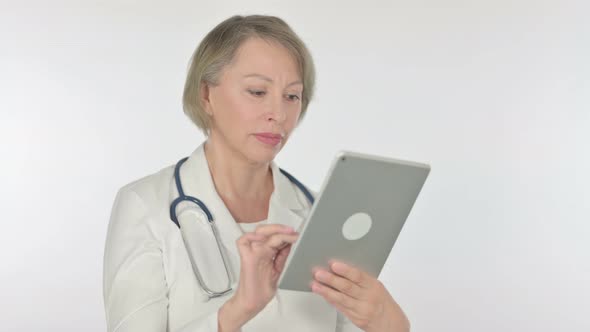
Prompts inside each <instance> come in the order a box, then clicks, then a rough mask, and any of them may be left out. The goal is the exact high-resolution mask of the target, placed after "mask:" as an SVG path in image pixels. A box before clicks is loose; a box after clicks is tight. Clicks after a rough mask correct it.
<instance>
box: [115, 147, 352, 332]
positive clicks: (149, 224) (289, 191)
mask: <svg viewBox="0 0 590 332" xmlns="http://www.w3.org/2000/svg"><path fill="white" fill-rule="evenodd" d="M271 167H272V173H273V181H274V188H275V191H274V192H273V194H272V196H271V198H270V207H269V213H268V221H269V222H270V223H281V224H286V225H289V226H292V227H293V228H294V229H296V230H301V229H302V223H303V221H304V220H305V216H306V215H307V213H308V212H309V209H310V204H309V203H308V201H307V199H306V198H305V196H304V194H303V193H302V192H301V191H300V190H299V189H298V188H297V187H296V186H295V185H294V184H292V183H291V181H289V179H287V177H285V176H284V175H283V174H282V173H280V171H279V169H278V167H277V166H276V164H275V163H274V162H273V163H272V166H271ZM173 174H174V166H173V165H172V166H170V167H167V168H164V169H163V170H161V171H159V172H157V173H155V174H152V175H149V176H147V177H144V178H142V179H140V180H137V181H135V182H132V183H130V184H128V185H126V186H124V187H123V188H121V189H120V190H119V192H118V194H117V197H116V199H115V203H114V206H113V210H112V214H111V219H110V223H109V228H108V234H107V240H106V248H105V256H104V276H103V283H104V284H103V292H104V294H103V295H104V305H105V310H106V319H107V325H108V331H118V332H123V331H138V332H139V331H140V332H150V331H153V332H163V331H171V332H177V331H183V332H201V331H203V332H204V331H217V311H218V309H219V308H220V307H221V305H222V304H223V303H224V302H225V301H226V300H228V299H229V298H230V297H231V296H232V294H233V293H230V294H228V295H225V296H222V297H220V298H214V299H208V297H207V296H206V294H205V293H204V292H203V290H202V289H201V287H200V285H199V283H198V281H197V279H196V277H195V274H194V272H193V270H192V267H191V263H190V258H189V256H188V254H187V249H186V247H185V244H184V242H183V238H182V235H181V232H180V231H179V229H178V227H177V226H176V225H175V224H174V223H173V222H172V221H171V220H170V217H169V206H170V202H171V201H172V200H173V199H174V198H176V197H177V196H178V193H177V191H176V186H175V184H174V176H173ZM180 175H181V179H182V185H183V188H184V191H185V194H187V195H189V196H194V197H197V198H199V199H200V200H202V201H203V202H204V203H205V204H206V205H207V207H208V208H209V210H210V211H211V213H212V214H213V217H214V219H215V221H216V223H217V227H218V230H219V234H220V237H221V239H222V242H223V247H224V250H225V251H226V252H227V254H228V256H229V263H230V273H231V277H232V278H231V281H232V286H233V289H234V290H235V288H236V287H237V281H238V280H239V271H240V268H239V265H240V258H239V253H238V249H237V246H236V243H235V241H236V240H237V239H238V238H239V237H240V236H241V235H242V234H243V233H242V230H241V229H240V227H239V225H237V224H236V222H235V221H234V219H233V217H232V216H231V214H230V213H229V211H228V210H227V208H226V206H225V205H224V203H223V201H222V200H221V198H220V197H219V196H218V194H217V192H216V190H215V187H214V184H213V180H212V178H211V174H210V172H209V167H208V164H207V160H206V158H205V153H204V149H203V145H201V146H199V147H198V148H197V149H196V150H195V151H194V152H193V153H192V154H191V156H190V157H189V159H188V160H187V161H186V162H185V163H184V165H183V166H182V168H181V172H180ZM179 211H180V213H179V219H182V218H186V217H187V216H189V217H191V215H192V218H193V219H191V220H195V213H194V211H196V210H195V209H194V206H193V209H192V210H191V209H190V208H186V206H184V207H183V208H180V209H179ZM191 211H192V214H191ZM196 214H197V215H198V214H199V213H196ZM197 219H198V218H197ZM205 226H206V227H209V226H208V225H206V223H205ZM202 233H203V236H204V237H205V238H203V241H201V242H202V243H208V245H207V246H206V247H203V250H202V256H200V257H201V259H202V261H201V264H199V267H200V271H201V273H202V274H203V275H204V277H207V278H206V280H207V281H208V282H207V285H214V286H217V288H215V289H222V288H223V286H224V285H225V283H224V281H226V280H227V279H226V272H225V269H224V268H223V263H222V262H221V260H220V259H219V256H218V255H219V254H218V248H217V246H216V245H214V244H213V243H214V242H212V241H211V239H213V237H212V235H211V234H212V233H211V231H210V229H209V228H203V232H202ZM207 236H208V237H210V238H207ZM201 245H202V244H201ZM202 262H205V264H203V263H202ZM207 262H209V263H207ZM242 331H244V332H247V331H298V332H299V331H310V332H311V331H359V329H358V328H357V327H356V326H354V325H353V324H352V323H351V322H350V321H349V320H348V319H346V318H345V317H344V316H343V315H341V314H340V313H338V312H337V311H336V310H335V309H334V308H333V307H332V306H331V305H329V304H328V303H327V302H326V301H325V300H324V299H323V298H321V297H320V296H318V295H316V294H313V293H306V292H295V291H286V290H278V292H277V295H276V296H275V297H274V298H273V300H272V301H271V302H270V303H269V304H268V305H267V306H266V307H265V308H264V309H263V310H262V311H261V312H260V313H259V314H258V315H257V316H256V317H254V318H253V319H252V320H250V321H249V322H248V323H246V324H245V325H244V326H243V327H242Z"/></svg>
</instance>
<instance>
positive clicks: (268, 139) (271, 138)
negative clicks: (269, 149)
mask: <svg viewBox="0 0 590 332" xmlns="http://www.w3.org/2000/svg"><path fill="white" fill-rule="evenodd" d="M254 136H256V138H257V139H258V140H259V141H260V142H262V143H264V144H267V145H270V146H276V145H278V144H279V143H281V141H282V140H283V135H281V134H274V133H258V134H254Z"/></svg>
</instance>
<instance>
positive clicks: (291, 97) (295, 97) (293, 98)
mask: <svg viewBox="0 0 590 332" xmlns="http://www.w3.org/2000/svg"><path fill="white" fill-rule="evenodd" d="M287 99H289V100H290V101H298V100H300V99H301V98H299V96H298V95H292V94H289V95H287Z"/></svg>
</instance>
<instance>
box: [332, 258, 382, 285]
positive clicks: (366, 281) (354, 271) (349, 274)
mask: <svg viewBox="0 0 590 332" xmlns="http://www.w3.org/2000/svg"><path fill="white" fill-rule="evenodd" d="M330 269H331V270H332V272H334V273H335V274H337V275H339V276H341V277H343V278H346V279H348V280H350V281H352V282H353V283H355V284H357V285H358V286H359V287H361V288H369V287H370V284H371V280H373V279H374V278H373V277H371V276H370V275H368V274H367V273H365V272H364V271H363V270H361V269H358V268H356V267H353V266H350V265H348V264H345V263H342V262H339V261H333V262H331V263H330Z"/></svg>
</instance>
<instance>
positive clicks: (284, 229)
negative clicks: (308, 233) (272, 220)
mask: <svg viewBox="0 0 590 332" xmlns="http://www.w3.org/2000/svg"><path fill="white" fill-rule="evenodd" d="M255 232H256V234H263V235H267V236H268V235H272V234H275V233H283V234H291V233H294V232H295V230H294V229H293V227H290V226H287V225H281V224H270V225H258V226H257V227H256V231H255Z"/></svg>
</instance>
